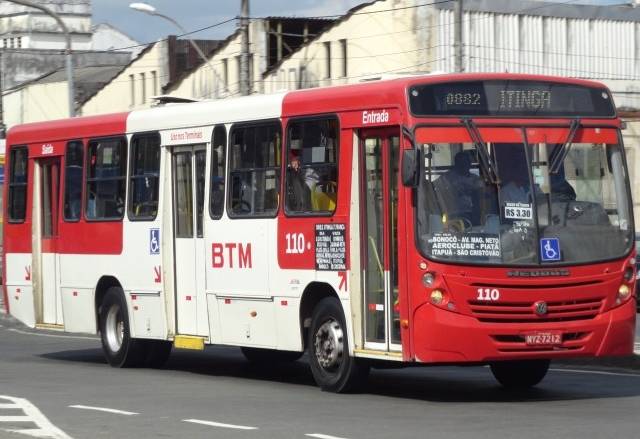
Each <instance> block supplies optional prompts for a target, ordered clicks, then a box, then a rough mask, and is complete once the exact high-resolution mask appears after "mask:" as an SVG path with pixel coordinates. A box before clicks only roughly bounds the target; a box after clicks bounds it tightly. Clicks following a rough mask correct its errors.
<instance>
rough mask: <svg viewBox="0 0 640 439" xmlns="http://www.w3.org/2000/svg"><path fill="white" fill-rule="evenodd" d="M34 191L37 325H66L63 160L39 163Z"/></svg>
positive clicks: (34, 262) (52, 158)
mask: <svg viewBox="0 0 640 439" xmlns="http://www.w3.org/2000/svg"><path fill="white" fill-rule="evenodd" d="M36 179H37V180H36V181H37V185H36V186H35V187H34V197H33V199H34V207H36V206H37V208H35V209H34V212H37V215H35V216H34V221H33V225H32V227H33V236H34V237H38V240H37V245H36V246H35V249H34V250H36V251H34V252H33V259H34V260H33V262H32V268H33V273H32V275H33V282H34V287H35V292H36V294H35V299H36V300H35V307H36V323H38V324H46V325H62V324H63V317H62V297H61V295H60V286H59V283H60V272H59V268H60V267H59V264H60V260H59V255H58V212H59V211H60V209H59V206H60V204H59V202H60V157H51V158H46V159H39V160H38V161H37V166H36Z"/></svg>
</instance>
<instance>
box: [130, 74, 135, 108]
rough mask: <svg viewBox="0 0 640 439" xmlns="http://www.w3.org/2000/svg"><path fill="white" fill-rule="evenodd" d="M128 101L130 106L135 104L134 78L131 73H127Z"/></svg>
mask: <svg viewBox="0 0 640 439" xmlns="http://www.w3.org/2000/svg"><path fill="white" fill-rule="evenodd" d="M129 102H131V104H130V106H131V107H133V106H135V105H136V80H135V77H134V76H133V75H129Z"/></svg>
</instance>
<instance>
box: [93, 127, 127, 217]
mask: <svg viewBox="0 0 640 439" xmlns="http://www.w3.org/2000/svg"><path fill="white" fill-rule="evenodd" d="M87 159H88V161H87V197H86V205H85V215H86V217H87V219H88V220H118V219H122V217H123V216H124V199H125V186H126V176H127V170H126V167H127V142H126V140H125V139H124V138H111V139H96V140H91V141H90V142H89V151H88V157H87Z"/></svg>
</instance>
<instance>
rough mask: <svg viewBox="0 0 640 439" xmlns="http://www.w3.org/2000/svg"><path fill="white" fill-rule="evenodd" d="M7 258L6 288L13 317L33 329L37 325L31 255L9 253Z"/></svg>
mask: <svg viewBox="0 0 640 439" xmlns="http://www.w3.org/2000/svg"><path fill="white" fill-rule="evenodd" d="M5 258H6V259H5V271H6V279H5V285H6V286H5V288H6V291H7V296H8V302H7V303H8V305H9V310H10V311H11V315H12V316H13V317H15V318H16V319H18V320H20V321H21V322H22V323H24V324H25V325H27V326H29V327H31V328H33V327H35V325H36V315H35V303H34V299H33V284H32V282H31V254H30V253H8V254H6V255H5Z"/></svg>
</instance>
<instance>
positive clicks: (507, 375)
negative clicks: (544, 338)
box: [491, 360, 551, 389]
mask: <svg viewBox="0 0 640 439" xmlns="http://www.w3.org/2000/svg"><path fill="white" fill-rule="evenodd" d="M550 363H551V362H550V361H549V360H522V361H500V362H496V363H492V364H491V372H492V373H493V376H494V377H495V378H496V380H497V381H498V382H499V383H500V384H502V386H503V387H505V388H507V389H527V388H529V387H533V386H535V385H536V384H538V383H540V381H542V380H543V379H544V377H545V376H546V375H547V371H548V370H549V364H550Z"/></svg>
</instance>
